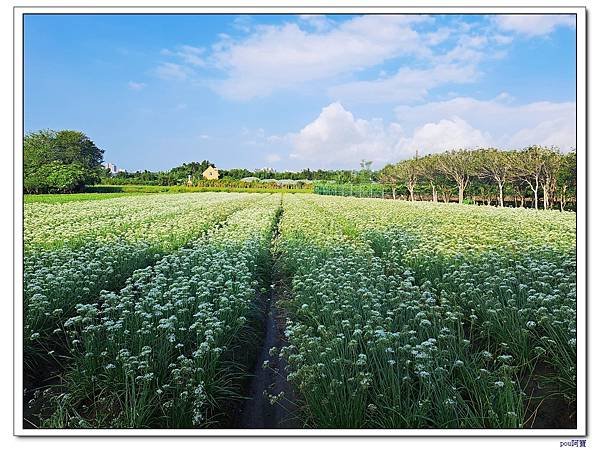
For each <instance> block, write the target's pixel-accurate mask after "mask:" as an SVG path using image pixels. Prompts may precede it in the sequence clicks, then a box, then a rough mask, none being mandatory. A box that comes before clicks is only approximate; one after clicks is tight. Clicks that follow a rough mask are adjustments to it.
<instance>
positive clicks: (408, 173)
mask: <svg viewBox="0 0 600 450" xmlns="http://www.w3.org/2000/svg"><path fill="white" fill-rule="evenodd" d="M398 175H399V178H400V180H401V181H402V182H403V183H404V185H405V186H406V189H407V190H408V194H409V198H410V201H411V202H414V201H415V186H416V185H417V181H418V179H419V178H418V177H419V164H418V160H417V159H407V160H405V161H401V162H400V163H398Z"/></svg>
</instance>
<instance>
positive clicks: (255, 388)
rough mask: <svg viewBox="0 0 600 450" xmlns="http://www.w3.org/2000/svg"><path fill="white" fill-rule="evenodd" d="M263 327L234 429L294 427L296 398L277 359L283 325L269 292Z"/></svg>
mask: <svg viewBox="0 0 600 450" xmlns="http://www.w3.org/2000/svg"><path fill="white" fill-rule="evenodd" d="M264 326H265V330H264V341H263V343H262V348H261V350H260V352H259V355H258V358H257V361H256V364H255V367H254V371H253V375H254V376H253V378H252V381H251V383H250V386H249V389H248V393H247V396H248V397H249V398H248V400H246V401H245V402H244V403H243V404H242V406H241V411H240V416H239V422H238V424H237V427H238V428H259V429H260V428H298V427H300V425H299V423H298V419H297V407H296V397H295V395H294V391H293V389H292V387H291V385H290V383H289V382H288V381H287V372H286V370H285V362H284V361H282V360H281V359H280V358H279V356H278V355H279V351H280V350H281V347H282V346H283V345H284V341H283V323H282V320H281V317H280V315H279V311H278V309H277V299H276V294H275V291H274V290H273V289H271V290H270V292H269V298H268V300H267V304H266V311H265V319H264ZM271 348H275V349H276V353H273V356H271V355H270V354H269V351H270V349H271ZM265 361H267V363H265ZM282 393H283V394H282ZM276 396H278V398H277V399H276V400H275V399H274V397H276Z"/></svg>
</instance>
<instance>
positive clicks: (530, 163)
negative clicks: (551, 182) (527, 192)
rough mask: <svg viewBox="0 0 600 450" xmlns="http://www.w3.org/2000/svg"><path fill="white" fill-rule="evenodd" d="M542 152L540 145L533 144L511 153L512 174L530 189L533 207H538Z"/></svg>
mask: <svg viewBox="0 0 600 450" xmlns="http://www.w3.org/2000/svg"><path fill="white" fill-rule="evenodd" d="M543 152H544V151H543V149H542V147H539V146H537V145H534V146H532V147H529V148H527V149H525V150H523V151H520V152H516V153H515V154H514V155H513V162H514V167H515V172H514V176H515V178H516V179H518V180H521V181H523V182H524V183H526V184H527V185H528V186H529V188H530V189H531V191H532V193H533V207H534V208H535V209H538V198H539V189H540V184H541V181H542V174H543V169H544V157H543Z"/></svg>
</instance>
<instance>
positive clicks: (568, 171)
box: [556, 150, 577, 211]
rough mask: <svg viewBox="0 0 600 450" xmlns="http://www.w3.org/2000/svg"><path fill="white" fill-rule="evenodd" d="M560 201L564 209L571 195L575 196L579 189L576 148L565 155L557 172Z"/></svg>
mask: <svg viewBox="0 0 600 450" xmlns="http://www.w3.org/2000/svg"><path fill="white" fill-rule="evenodd" d="M556 180H557V190H558V201H559V204H560V210H561V211H564V209H565V205H566V203H567V200H568V198H569V197H575V196H576V191H577V154H576V152H575V150H573V151H571V152H569V153H567V154H566V155H564V156H563V157H562V158H561V160H560V165H559V168H558V170H557V173H556Z"/></svg>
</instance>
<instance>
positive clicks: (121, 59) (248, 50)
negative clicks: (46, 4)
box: [25, 15, 576, 170]
mask: <svg viewBox="0 0 600 450" xmlns="http://www.w3.org/2000/svg"><path fill="white" fill-rule="evenodd" d="M575 50H576V45H575V19H574V17H573V16H567V15H543V16H535V15H529V16H519V15H507V16H490V15H488V16H481V15H468V16H465V15H434V16H422V15H396V16H382V15H367V16H351V15H333V16H292V15H253V16H239V15H27V16H26V18H25V128H26V131H33V130H38V129H42V128H50V129H77V130H82V131H84V132H85V133H86V134H87V135H88V136H90V138H92V140H94V141H95V142H96V144H97V145H98V146H99V147H101V148H103V149H104V150H105V160H106V161H110V162H113V163H116V164H117V165H118V166H119V167H123V168H125V169H127V170H139V169H149V170H163V169H168V168H171V167H174V166H176V165H179V164H181V163H183V162H189V161H200V160H203V159H209V160H211V161H213V162H215V163H216V164H217V166H218V167H224V168H231V167H247V168H249V169H255V168H261V167H274V168H276V169H292V170H297V169H301V168H304V167H311V168H357V167H358V165H359V163H360V161H361V159H367V160H371V161H374V167H381V166H382V165H383V164H385V163H387V162H392V161H397V160H399V159H402V158H406V157H409V156H411V155H413V154H414V152H415V151H416V150H418V151H419V153H420V154H425V153H430V152H439V151H443V150H446V149H451V148H471V147H479V146H486V147H487V146H494V147H499V148H521V147H524V146H527V145H532V144H540V145H556V146H558V147H560V148H561V149H562V150H564V151H566V150H569V149H570V148H573V147H574V145H575Z"/></svg>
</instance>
